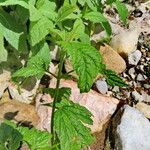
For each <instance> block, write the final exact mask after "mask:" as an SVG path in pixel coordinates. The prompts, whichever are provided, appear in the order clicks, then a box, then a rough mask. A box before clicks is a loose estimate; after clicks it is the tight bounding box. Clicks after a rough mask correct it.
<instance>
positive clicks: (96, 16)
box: [83, 12, 112, 36]
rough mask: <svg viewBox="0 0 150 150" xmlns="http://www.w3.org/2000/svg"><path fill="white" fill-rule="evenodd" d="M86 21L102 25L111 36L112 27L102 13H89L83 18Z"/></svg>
mask: <svg viewBox="0 0 150 150" xmlns="http://www.w3.org/2000/svg"><path fill="white" fill-rule="evenodd" d="M83 17H84V18H85V19H88V20H90V21H91V22H93V23H100V24H101V25H102V27H103V28H104V29H105V31H106V33H107V34H108V35H109V36H110V35H111V32H112V31H111V26H110V24H109V22H108V21H107V19H106V18H105V17H104V16H103V15H102V14H101V13H100V12H89V13H86V14H85V15H84V16H83Z"/></svg>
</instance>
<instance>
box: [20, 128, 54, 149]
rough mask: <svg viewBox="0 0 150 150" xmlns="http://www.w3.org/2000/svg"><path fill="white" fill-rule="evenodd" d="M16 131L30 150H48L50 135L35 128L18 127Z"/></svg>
mask: <svg viewBox="0 0 150 150" xmlns="http://www.w3.org/2000/svg"><path fill="white" fill-rule="evenodd" d="M17 130H18V131H19V132H20V133H21V134H22V135H23V141H24V143H26V144H27V145H28V146H29V148H30V150H49V149H50V139H51V137H52V136H51V134H50V133H48V132H45V131H39V130H37V129H35V128H31V129H29V128H26V127H21V126H20V127H18V128H17Z"/></svg>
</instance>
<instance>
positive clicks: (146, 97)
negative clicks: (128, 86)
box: [141, 91, 150, 103]
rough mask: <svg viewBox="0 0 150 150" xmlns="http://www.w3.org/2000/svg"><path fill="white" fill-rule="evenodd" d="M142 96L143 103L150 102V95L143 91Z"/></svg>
mask: <svg viewBox="0 0 150 150" xmlns="http://www.w3.org/2000/svg"><path fill="white" fill-rule="evenodd" d="M141 94H142V97H143V99H144V100H143V101H144V102H148V103H149V102H150V95H148V94H147V93H146V92H144V91H141Z"/></svg>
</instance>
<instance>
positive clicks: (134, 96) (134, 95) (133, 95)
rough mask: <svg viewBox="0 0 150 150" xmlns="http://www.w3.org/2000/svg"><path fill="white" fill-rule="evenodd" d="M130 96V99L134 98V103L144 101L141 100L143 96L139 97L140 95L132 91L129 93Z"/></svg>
mask: <svg viewBox="0 0 150 150" xmlns="http://www.w3.org/2000/svg"><path fill="white" fill-rule="evenodd" d="M131 95H132V97H133V98H134V100H136V101H140V102H141V101H143V100H144V99H143V96H142V95H141V94H139V93H138V92H137V91H133V92H132V93H131Z"/></svg>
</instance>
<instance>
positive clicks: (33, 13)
mask: <svg viewBox="0 0 150 150" xmlns="http://www.w3.org/2000/svg"><path fill="white" fill-rule="evenodd" d="M29 12H30V21H39V20H40V19H41V18H43V16H42V14H41V13H40V11H39V10H38V9H36V8H35V7H34V6H33V5H29Z"/></svg>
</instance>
